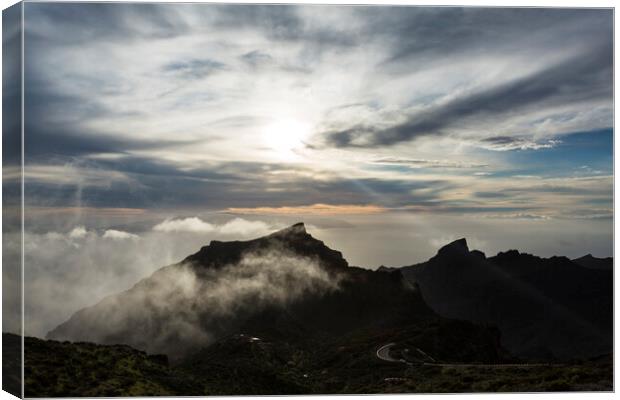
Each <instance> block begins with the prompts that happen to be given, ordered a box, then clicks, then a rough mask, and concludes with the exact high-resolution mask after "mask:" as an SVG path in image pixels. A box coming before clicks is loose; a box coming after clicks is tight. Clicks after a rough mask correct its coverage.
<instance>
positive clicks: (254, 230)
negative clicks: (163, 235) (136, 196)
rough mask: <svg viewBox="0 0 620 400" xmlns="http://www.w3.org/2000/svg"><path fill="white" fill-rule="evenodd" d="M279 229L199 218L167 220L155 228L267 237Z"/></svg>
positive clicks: (241, 221) (255, 223)
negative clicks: (216, 222)
mask: <svg viewBox="0 0 620 400" xmlns="http://www.w3.org/2000/svg"><path fill="white" fill-rule="evenodd" d="M277 228H278V227H276V226H272V225H269V224H266V223H265V222H263V221H248V220H245V219H242V218H235V219H232V220H230V221H228V222H226V223H224V224H219V225H218V224H211V223H208V222H205V221H203V220H201V219H200V218H198V217H191V218H182V219H167V220H165V221H164V222H162V223H160V224H157V225H155V226H154V227H153V230H154V231H157V232H197V233H221V234H224V235H235V234H239V235H266V234H268V233H270V232H271V231H273V230H275V229H277Z"/></svg>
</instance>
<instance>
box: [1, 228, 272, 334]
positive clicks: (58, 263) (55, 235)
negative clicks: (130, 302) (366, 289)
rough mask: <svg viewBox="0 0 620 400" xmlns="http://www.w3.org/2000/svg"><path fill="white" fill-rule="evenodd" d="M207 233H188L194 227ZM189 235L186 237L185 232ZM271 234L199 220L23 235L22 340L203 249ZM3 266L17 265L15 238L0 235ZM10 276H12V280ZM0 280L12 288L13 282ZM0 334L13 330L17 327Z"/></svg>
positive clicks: (17, 240) (12, 325) (17, 242)
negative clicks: (6, 262) (138, 228)
mask: <svg viewBox="0 0 620 400" xmlns="http://www.w3.org/2000/svg"><path fill="white" fill-rule="evenodd" d="M203 225H204V226H209V227H212V229H209V230H202V231H201V230H200V229H191V228H196V227H200V226H203ZM188 227H189V229H188ZM277 227H278V226H276V225H271V224H267V223H265V222H262V221H248V220H245V219H241V218H235V219H232V220H230V221H228V222H223V223H209V222H205V221H203V220H201V219H200V218H197V217H194V218H186V219H171V220H165V221H163V222H161V223H159V224H157V225H156V226H155V228H153V229H150V228H147V230H144V231H141V232H127V231H125V230H123V229H98V230H96V229H93V228H91V227H90V226H84V225H78V226H75V227H73V228H71V229H69V230H68V231H65V232H60V231H48V232H45V231H43V232H42V233H39V232H40V229H39V230H37V229H33V231H29V232H26V233H25V236H24V245H25V259H24V262H25V290H26V293H27V296H26V310H25V332H26V334H27V335H30V336H37V337H43V336H45V334H46V333H47V332H48V331H50V330H51V329H53V328H54V327H56V326H57V325H58V324H60V323H61V322H63V321H66V320H67V319H68V318H69V317H70V316H71V314H73V313H74V312H75V311H76V310H79V309H81V308H83V307H87V306H92V305H93V304H95V303H97V302H98V301H100V300H101V299H103V298H104V297H105V296H109V295H112V294H115V293H119V292H121V291H123V290H126V289H129V288H130V287H131V286H132V285H134V284H135V283H136V282H138V281H139V280H140V279H143V278H145V277H147V276H149V275H151V274H152V273H153V272H154V271H156V270H157V269H159V268H161V267H163V266H166V265H171V264H174V263H177V262H179V261H181V260H183V259H184V258H185V257H187V256H188V255H190V254H193V253H195V252H197V251H198V250H199V249H200V248H201V247H202V246H204V245H206V244H208V243H209V241H211V240H214V239H218V240H238V239H251V238H254V237H259V236H262V235H264V234H267V233H270V232H271V231H272V230H275V229H277ZM4 239H5V245H4V246H3V247H4V252H5V255H4V257H5V259H6V260H19V259H20V248H21V245H20V235H19V233H10V232H8V233H5V235H4ZM13 275H15V274H13ZM13 275H10V274H4V275H3V278H4V279H6V280H7V281H8V280H10V281H12V284H13V285H15V287H18V285H19V282H20V280H19V276H18V275H15V276H13ZM13 322H14V323H9V321H8V320H7V324H6V325H7V326H5V327H4V329H8V330H11V329H13V330H15V331H17V330H18V329H19V326H20V325H21V323H20V322H19V321H18V320H16V321H13Z"/></svg>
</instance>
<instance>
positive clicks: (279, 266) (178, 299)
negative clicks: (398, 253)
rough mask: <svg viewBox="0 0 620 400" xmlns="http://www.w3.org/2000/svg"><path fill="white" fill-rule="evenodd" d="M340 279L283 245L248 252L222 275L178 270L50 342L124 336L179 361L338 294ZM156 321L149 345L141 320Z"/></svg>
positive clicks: (82, 316)
mask: <svg viewBox="0 0 620 400" xmlns="http://www.w3.org/2000/svg"><path fill="white" fill-rule="evenodd" d="M339 280H340V278H339V276H338V275H334V274H332V273H328V272H327V271H326V270H325V269H323V268H322V267H321V265H320V264H319V263H318V261H316V260H314V259H313V258H308V257H300V256H297V255H295V254H293V253H290V252H288V251H287V250H286V249H281V248H277V247H273V248H269V249H266V250H263V251H259V252H254V253H246V254H244V256H243V257H242V259H241V260H240V261H239V262H238V263H235V264H230V265H223V266H220V268H217V269H215V268H210V269H205V268H200V269H198V268H196V267H194V266H193V265H191V264H182V265H173V266H168V267H165V268H162V269H160V270H158V271H156V272H155V273H154V274H153V275H151V277H150V278H148V279H147V280H143V281H141V282H139V283H138V284H136V285H135V286H134V287H133V288H132V289H130V290H129V291H126V292H124V293H121V294H119V295H118V296H115V297H108V298H106V299H104V300H103V301H101V302H100V303H98V304H97V305H95V306H93V307H90V308H87V309H83V310H81V311H79V312H78V313H76V314H75V315H74V316H73V317H72V319H70V320H69V321H68V322H67V323H65V324H63V325H60V326H59V327H58V329H56V330H55V331H53V332H52V333H51V336H52V337H53V338H55V339H64V340H73V341H89V342H96V343H97V342H99V343H102V342H103V343H106V342H107V337H108V336H109V335H111V334H119V332H121V333H122V336H123V338H124V343H126V344H129V345H132V346H134V347H136V348H139V349H142V350H146V351H148V352H151V353H162V352H163V353H166V354H168V355H169V356H171V357H173V358H175V359H177V358H179V357H181V356H182V355H183V353H184V352H186V351H187V350H188V349H190V348H195V346H196V345H202V346H207V345H208V344H210V343H211V341H212V340H213V339H214V338H217V337H218V335H221V332H222V331H225V329H226V327H229V326H230V325H231V324H232V323H234V322H235V321H238V320H239V319H240V318H243V317H245V318H248V317H251V316H252V315H255V314H256V313H258V312H260V311H263V310H264V309H266V308H271V309H273V308H274V307H275V308H279V307H282V306H286V305H288V304H290V303H292V302H294V301H295V300H298V299H300V298H302V297H304V296H306V295H308V294H313V295H321V294H324V293H328V292H330V291H334V290H337V289H338V286H339ZM169 310H194V311H193V312H173V313H171V312H169ZM153 316H157V317H158V318H161V319H160V320H158V322H159V325H157V326H153V325H150V326H152V327H153V328H152V329H149V330H148V339H147V338H146V337H145V335H144V330H143V329H144V325H143V321H146V320H150V318H152V317H153ZM233 316H234V318H232V317H233ZM73 319H75V320H73Z"/></svg>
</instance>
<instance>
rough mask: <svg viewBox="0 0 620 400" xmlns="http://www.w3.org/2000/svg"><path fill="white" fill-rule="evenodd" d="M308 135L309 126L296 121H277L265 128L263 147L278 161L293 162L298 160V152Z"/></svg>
mask: <svg viewBox="0 0 620 400" xmlns="http://www.w3.org/2000/svg"><path fill="white" fill-rule="evenodd" d="M309 134H310V125H309V124H307V123H304V122H302V121H299V120H296V119H279V120H276V121H274V122H273V123H272V124H270V125H268V126H266V127H265V129H264V132H263V140H264V142H265V146H266V147H267V148H269V150H271V151H272V152H273V153H274V156H275V157H277V158H278V159H282V160H286V161H294V160H298V159H299V158H300V153H299V150H301V149H302V148H303V147H304V140H305V139H306V138H307V137H308V135H309Z"/></svg>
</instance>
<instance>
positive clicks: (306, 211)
mask: <svg viewBox="0 0 620 400" xmlns="http://www.w3.org/2000/svg"><path fill="white" fill-rule="evenodd" d="M226 211H227V212H230V213H233V214H257V215H269V214H275V215H351V214H377V213H382V212H386V211H387V209H385V208H383V207H380V206H376V205H370V204H369V205H355V204H341V205H334V204H312V205H309V206H285V207H253V208H235V207H230V208H228V209H226Z"/></svg>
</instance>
